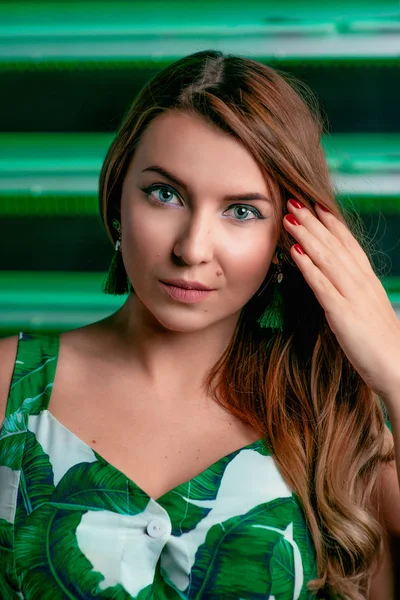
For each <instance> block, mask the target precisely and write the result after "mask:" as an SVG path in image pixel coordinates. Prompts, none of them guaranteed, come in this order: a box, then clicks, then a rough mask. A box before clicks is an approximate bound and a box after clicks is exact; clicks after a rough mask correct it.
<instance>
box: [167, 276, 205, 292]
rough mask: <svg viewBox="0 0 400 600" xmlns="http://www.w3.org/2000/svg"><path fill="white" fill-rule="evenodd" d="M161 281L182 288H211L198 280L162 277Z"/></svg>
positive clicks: (203, 289)
mask: <svg viewBox="0 0 400 600" xmlns="http://www.w3.org/2000/svg"><path fill="white" fill-rule="evenodd" d="M161 282H162V283H165V284H167V285H172V286H174V287H178V288H182V289H184V290H202V291H211V290H212V288H209V287H207V286H206V285H204V284H203V283H200V282H199V281H186V280H185V279H163V280H161Z"/></svg>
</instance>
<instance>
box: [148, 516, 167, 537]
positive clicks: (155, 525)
mask: <svg viewBox="0 0 400 600" xmlns="http://www.w3.org/2000/svg"><path fill="white" fill-rule="evenodd" d="M166 529H167V528H166V525H165V523H164V521H161V520H160V519H153V520H152V521H150V522H149V523H148V525H147V533H148V534H149V535H150V536H151V537H153V538H159V537H162V536H163V535H165V532H166Z"/></svg>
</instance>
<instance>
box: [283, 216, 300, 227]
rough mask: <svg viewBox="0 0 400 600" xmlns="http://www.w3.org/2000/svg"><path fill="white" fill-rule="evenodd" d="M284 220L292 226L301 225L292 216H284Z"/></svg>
mask: <svg viewBox="0 0 400 600" xmlns="http://www.w3.org/2000/svg"><path fill="white" fill-rule="evenodd" d="M286 219H287V220H288V221H289V223H291V224H292V225H301V223H300V222H299V221H298V220H297V219H296V217H294V216H293V215H286Z"/></svg>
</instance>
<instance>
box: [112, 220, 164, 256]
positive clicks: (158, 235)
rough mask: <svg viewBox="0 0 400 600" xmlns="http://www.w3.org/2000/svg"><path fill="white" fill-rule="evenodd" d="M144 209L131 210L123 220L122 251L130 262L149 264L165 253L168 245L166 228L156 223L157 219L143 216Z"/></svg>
mask: <svg viewBox="0 0 400 600" xmlns="http://www.w3.org/2000/svg"><path fill="white" fill-rule="evenodd" d="M143 212H144V210H142V211H138V214H135V211H132V212H131V213H130V214H129V215H128V216H127V219H126V221H125V223H126V227H125V231H124V241H123V248H122V250H123V252H124V256H127V257H128V260H129V261H130V263H131V262H133V261H134V262H135V263H136V264H138V262H139V263H140V264H141V265H144V264H151V263H152V262H153V261H154V260H156V259H157V258H158V255H159V257H160V258H161V257H162V256H163V255H165V252H166V251H167V249H168V248H169V247H170V239H169V237H168V230H167V228H165V227H160V226H159V224H157V219H154V218H145V216H146V215H144V214H143Z"/></svg>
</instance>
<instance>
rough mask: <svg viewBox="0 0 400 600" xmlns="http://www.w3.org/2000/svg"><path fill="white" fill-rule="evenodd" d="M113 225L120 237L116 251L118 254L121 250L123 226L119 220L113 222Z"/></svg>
mask: <svg viewBox="0 0 400 600" xmlns="http://www.w3.org/2000/svg"><path fill="white" fill-rule="evenodd" d="M113 225H114V229H116V230H117V231H118V235H119V239H118V240H117V241H116V242H115V246H114V247H115V250H116V251H117V252H118V250H119V249H120V248H121V224H120V222H119V221H117V219H114V220H113Z"/></svg>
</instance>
